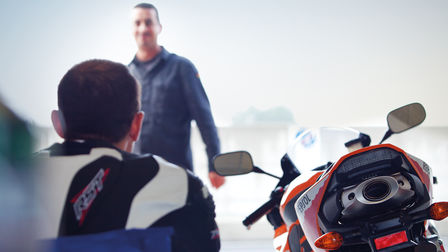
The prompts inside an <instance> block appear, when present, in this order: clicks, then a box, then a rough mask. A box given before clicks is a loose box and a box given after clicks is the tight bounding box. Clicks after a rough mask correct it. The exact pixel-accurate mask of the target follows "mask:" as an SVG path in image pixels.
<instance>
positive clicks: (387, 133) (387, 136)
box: [380, 129, 393, 144]
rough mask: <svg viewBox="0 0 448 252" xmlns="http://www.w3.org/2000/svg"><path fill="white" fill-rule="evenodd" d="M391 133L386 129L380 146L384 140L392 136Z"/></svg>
mask: <svg viewBox="0 0 448 252" xmlns="http://www.w3.org/2000/svg"><path fill="white" fill-rule="evenodd" d="M392 134H393V132H392V130H390V129H388V130H387V132H386V134H385V135H384V137H383V140H381V142H380V144H382V143H383V142H384V141H385V140H386V139H388V138H389V137H390V136H392Z"/></svg>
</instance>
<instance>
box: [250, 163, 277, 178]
mask: <svg viewBox="0 0 448 252" xmlns="http://www.w3.org/2000/svg"><path fill="white" fill-rule="evenodd" d="M253 172H256V173H262V174H266V175H268V176H271V177H274V178H276V179H280V177H277V176H275V175H273V174H270V173H268V172H265V171H263V170H262V169H260V168H258V167H256V166H254V169H253Z"/></svg>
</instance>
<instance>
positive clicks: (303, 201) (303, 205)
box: [296, 194, 311, 213]
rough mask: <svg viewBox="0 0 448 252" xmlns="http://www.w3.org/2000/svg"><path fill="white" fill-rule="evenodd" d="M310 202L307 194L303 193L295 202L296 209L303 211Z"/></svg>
mask: <svg viewBox="0 0 448 252" xmlns="http://www.w3.org/2000/svg"><path fill="white" fill-rule="evenodd" d="M310 203H311V199H310V197H309V196H308V194H305V195H303V196H302V197H300V198H299V200H298V201H297V203H296V209H298V210H299V211H300V212H301V213H303V211H305V209H306V207H307V206H308V205H309V204H310Z"/></svg>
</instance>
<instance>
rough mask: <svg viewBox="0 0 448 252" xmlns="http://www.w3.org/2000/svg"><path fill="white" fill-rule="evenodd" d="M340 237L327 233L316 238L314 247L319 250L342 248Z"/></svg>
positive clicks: (333, 233)
mask: <svg viewBox="0 0 448 252" xmlns="http://www.w3.org/2000/svg"><path fill="white" fill-rule="evenodd" d="M342 243H343V239H342V235H340V234H339V233H336V232H329V233H326V234H324V235H322V236H321V237H319V238H317V239H316V241H315V242H314V245H315V246H316V247H318V248H321V249H326V250H336V249H338V248H340V247H341V246H342Z"/></svg>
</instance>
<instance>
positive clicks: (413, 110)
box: [387, 103, 426, 133]
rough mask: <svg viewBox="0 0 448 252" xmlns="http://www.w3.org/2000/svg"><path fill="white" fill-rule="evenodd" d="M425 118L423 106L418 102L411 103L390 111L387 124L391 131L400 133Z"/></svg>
mask: <svg viewBox="0 0 448 252" xmlns="http://www.w3.org/2000/svg"><path fill="white" fill-rule="evenodd" d="M425 118H426V112H425V108H424V107H423V106H422V105H421V104H420V103H412V104H408V105H406V106H403V107H401V108H397V109H395V110H394V111H391V112H390V113H389V114H388V115H387V124H388V125H389V129H390V130H391V131H392V132H393V133H401V132H403V131H406V130H408V129H411V128H413V127H415V126H417V125H419V124H421V123H422V122H423V121H424V120H425Z"/></svg>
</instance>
